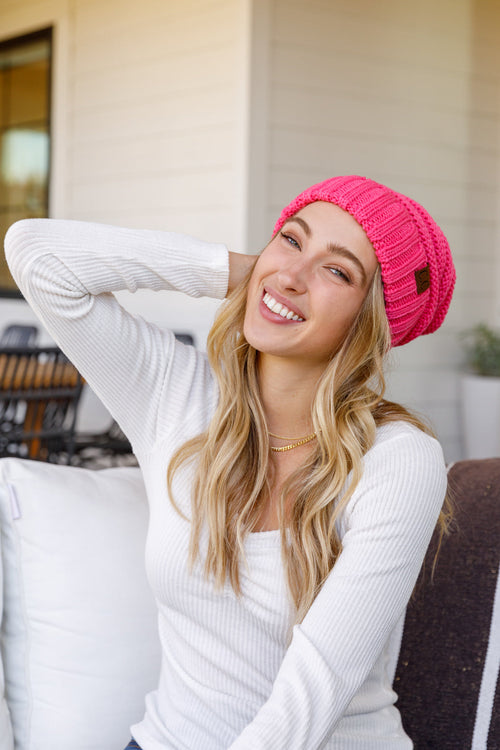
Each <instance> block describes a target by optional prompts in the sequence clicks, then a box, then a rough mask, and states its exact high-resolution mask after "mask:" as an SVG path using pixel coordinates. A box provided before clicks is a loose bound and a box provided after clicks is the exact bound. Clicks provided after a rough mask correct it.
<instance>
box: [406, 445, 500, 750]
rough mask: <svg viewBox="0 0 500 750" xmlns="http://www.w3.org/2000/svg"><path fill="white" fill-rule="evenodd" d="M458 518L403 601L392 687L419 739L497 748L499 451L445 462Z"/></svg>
mask: <svg viewBox="0 0 500 750" xmlns="http://www.w3.org/2000/svg"><path fill="white" fill-rule="evenodd" d="M448 476H449V487H450V493H451V498H452V501H453V502H454V506H455V508H454V515H455V520H454V524H453V527H452V530H451V533H450V535H449V536H448V537H447V538H446V539H445V540H444V541H443V543H442V546H441V549H440V552H439V556H438V560H437V565H436V569H435V572H434V576H432V565H433V560H434V555H435V553H436V549H437V542H438V539H437V536H436V535H435V536H434V538H433V540H432V542H431V545H430V548H429V551H428V554H427V556H426V565H425V567H424V571H423V573H422V576H421V578H420V581H419V584H418V585H417V588H416V591H415V594H414V597H413V599H412V601H411V602H410V605H409V607H408V611H407V615H406V621H405V627H404V633H403V641H402V645H401V651H400V657H399V664H398V670H397V675H396V680H395V689H396V691H397V693H398V695H399V701H398V706H399V708H400V711H401V715H402V718H403V724H404V726H405V729H406V731H407V732H408V734H409V735H410V737H411V738H412V740H413V741H414V743H415V747H416V748H434V747H435V748H439V750H458V748H470V747H473V748H478V749H479V748H486V747H487V748H491V750H493V748H494V747H500V740H499V738H500V691H499V687H498V667H499V662H500V588H499V579H498V563H499V552H500V458H495V459H482V460H472V461H460V462H458V463H456V464H454V465H453V466H452V467H451V469H450V471H449V475H448Z"/></svg>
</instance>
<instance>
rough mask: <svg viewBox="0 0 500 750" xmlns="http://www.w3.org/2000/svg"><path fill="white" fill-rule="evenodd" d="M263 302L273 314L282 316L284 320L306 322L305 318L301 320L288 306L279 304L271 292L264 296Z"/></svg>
mask: <svg viewBox="0 0 500 750" xmlns="http://www.w3.org/2000/svg"><path fill="white" fill-rule="evenodd" d="M263 301H264V304H265V305H266V307H268V308H269V309H270V310H271V311H272V312H273V313H277V314H278V315H281V317H282V318H286V319H287V320H304V318H301V317H300V316H299V315H297V314H296V313H294V312H293V311H292V310H289V309H288V307H287V306H286V305H282V304H281V302H277V301H276V300H275V299H274V297H271V295H270V294H269V292H266V293H265V294H264V300H263Z"/></svg>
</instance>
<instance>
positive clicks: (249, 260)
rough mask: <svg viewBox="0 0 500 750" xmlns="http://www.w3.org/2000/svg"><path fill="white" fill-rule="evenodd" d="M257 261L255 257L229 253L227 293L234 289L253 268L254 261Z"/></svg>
mask: <svg viewBox="0 0 500 750" xmlns="http://www.w3.org/2000/svg"><path fill="white" fill-rule="evenodd" d="M256 260H257V256H256V255H247V254H244V253H232V252H230V253H229V281H228V285H227V293H228V294H231V292H232V291H233V290H234V289H236V287H237V286H238V284H240V282H242V281H243V279H244V278H245V277H246V276H247V275H248V273H249V272H250V271H251V269H252V268H253V266H254V264H255V261H256Z"/></svg>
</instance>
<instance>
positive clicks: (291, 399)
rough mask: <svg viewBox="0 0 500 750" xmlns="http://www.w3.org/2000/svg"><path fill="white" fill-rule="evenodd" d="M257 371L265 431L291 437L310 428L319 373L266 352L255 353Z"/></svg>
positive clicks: (310, 430) (301, 434) (307, 432)
mask: <svg viewBox="0 0 500 750" xmlns="http://www.w3.org/2000/svg"><path fill="white" fill-rule="evenodd" d="M258 373H259V386H260V396H261V401H262V406H263V409H264V413H265V415H266V419H267V426H268V429H269V431H270V432H273V433H275V434H276V435H284V436H286V437H291V438H296V437H299V438H300V437H302V436H303V435H306V434H309V433H310V432H312V429H313V426H312V420H311V409H312V404H313V400H314V396H315V393H316V388H317V384H318V380H319V378H320V377H321V374H322V373H321V372H316V371H315V370H311V369H309V368H304V366H303V365H302V364H300V363H294V362H289V361H288V360H284V359H282V358H280V357H270V356H268V355H264V356H263V355H260V356H259V364H258Z"/></svg>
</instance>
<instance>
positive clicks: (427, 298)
mask: <svg viewBox="0 0 500 750" xmlns="http://www.w3.org/2000/svg"><path fill="white" fill-rule="evenodd" d="M315 201H326V202H327V203H335V204H336V205H337V206H340V208H343V209H344V211H347V212H348V213H350V214H351V216H353V217H354V218H355V219H356V221H357V222H358V224H360V225H361V226H362V227H363V229H364V230H365V232H366V234H367V236H368V239H369V240H370V242H371V243H372V245H373V248H374V250H375V253H376V255H377V258H378V261H379V263H380V269H381V275H382V281H383V285H384V298H385V309H386V313H387V318H388V320H389V325H390V329H391V334H392V346H400V345H401V344H406V343H407V342H408V341H411V340H412V339H414V338H416V337H417V336H420V335H421V334H424V333H432V332H433V331H435V330H436V329H437V328H439V326H440V325H441V323H442V322H443V320H444V318H445V315H446V313H447V311H448V308H449V306H450V301H451V296H452V294H453V287H454V286H455V277H456V276H455V268H454V266H453V260H452V257H451V252H450V248H449V245H448V242H447V240H446V237H445V236H444V234H443V232H442V231H441V229H440V228H439V227H438V225H437V224H436V222H435V221H434V219H433V218H432V217H431V216H430V215H429V214H428V213H427V211H426V210H425V209H424V208H422V206H420V205H419V204H418V203H416V202H415V201H413V200H411V199H410V198H407V197H406V196H405V195H402V194H401V193H397V192H395V191H394V190H391V189H390V188H388V187H385V185H381V184H380V183H378V182H374V181H373V180H370V179H368V178H366V177H358V176H356V175H349V176H347V177H333V178H332V179H330V180H325V181H324V182H320V183H318V184H317V185H313V186H312V187H310V188H308V189H307V190H305V191H304V192H303V193H300V195H298V196H297V197H296V198H295V199H294V200H293V201H292V202H291V203H290V204H289V205H288V206H286V208H284V209H283V211H282V212H281V215H280V217H279V219H278V221H277V223H276V226H275V227H274V233H276V232H277V231H278V230H279V229H281V227H282V226H283V224H284V223H285V221H286V220H287V219H289V218H290V216H293V215H294V214H296V213H297V211H300V209H301V208H304V206H307V205H308V204H309V203H314V202H315Z"/></svg>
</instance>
